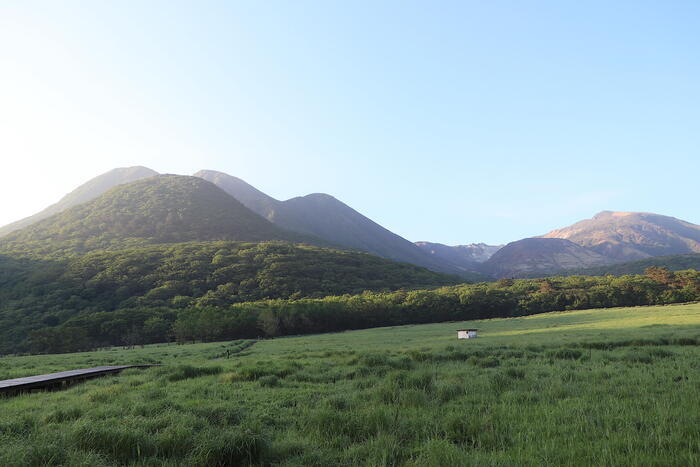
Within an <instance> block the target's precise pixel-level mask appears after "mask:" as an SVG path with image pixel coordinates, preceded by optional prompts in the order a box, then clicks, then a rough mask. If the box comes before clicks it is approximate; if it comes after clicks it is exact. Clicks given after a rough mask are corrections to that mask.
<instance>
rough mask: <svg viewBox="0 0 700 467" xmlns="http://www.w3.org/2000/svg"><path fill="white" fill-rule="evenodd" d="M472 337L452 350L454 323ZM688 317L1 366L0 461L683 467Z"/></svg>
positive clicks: (566, 317)
mask: <svg viewBox="0 0 700 467" xmlns="http://www.w3.org/2000/svg"><path fill="white" fill-rule="evenodd" d="M465 325H468V326H469V327H478V328H479V329H481V334H482V336H483V337H481V338H479V339H476V340H469V341H457V340H456V338H455V337H456V332H455V330H456V329H457V328H459V327H464V326H465ZM698 325H700V306H698V305H690V306H684V307H655V308H642V309H619V310H595V311H585V312H572V313H554V314H549V315H546V316H544V315H543V316H538V317H529V318H518V319H507V320H488V321H482V322H479V323H457V324H449V323H447V324H440V325H424V326H405V327H397V328H386V329H373V330H367V331H357V332H346V333H338V334H327V335H318V336H305V337H300V338H284V339H275V340H264V341H258V342H256V343H255V344H254V345H252V346H251V344H248V343H245V344H242V343H235V344H232V345H233V346H235V348H236V349H238V348H243V350H245V351H242V350H241V351H237V352H231V351H230V350H229V352H226V350H227V349H230V348H231V347H232V345H230V344H227V343H219V344H197V345H183V346H174V345H171V346H165V345H162V346H149V347H146V348H143V349H134V350H108V351H103V352H93V353H86V354H71V355H50V356H43V357H40V356H31V357H16V358H4V359H0V374H3V375H10V376H9V377H15V376H23V375H28V374H37V373H43V372H48V371H57V370H61V369H68V368H77V367H82V366H92V365H96V364H103V363H117V362H118V363H136V362H142V361H145V360H149V361H152V362H158V363H162V364H163V365H162V366H160V367H156V368H150V369H145V370H129V371H125V372H124V373H122V374H121V375H119V376H108V377H105V378H101V379H95V380H90V381H87V382H85V383H83V384H78V385H74V386H71V387H69V388H68V389H66V390H63V391H54V392H34V393H30V394H24V395H20V396H17V397H12V398H4V399H0V465H8V466H14V465H37V466H38V465H86V466H87V465H90V466H92V465H201V466H210V465H214V466H216V465H219V466H227V465H413V466H426V465H427V466H431V465H433V466H442V465H543V464H544V465H560V464H564V465H582V464H583V465H592V464H595V465H693V464H696V465H697V464H698V463H700V412H699V411H698V410H697V407H698V406H697V401H698V399H699V396H700V371H698V370H700V366H698V362H699V361H700V358H698V357H700V345H698V344H700V327H699V326H698Z"/></svg>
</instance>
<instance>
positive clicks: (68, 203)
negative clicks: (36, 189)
mask: <svg viewBox="0 0 700 467" xmlns="http://www.w3.org/2000/svg"><path fill="white" fill-rule="evenodd" d="M154 175H158V172H156V171H155V170H151V169H149V168H147V167H141V166H136V167H122V168H118V169H113V170H110V171H109V172H107V173H104V174H102V175H99V176H97V177H95V178H93V179H92V180H89V181H88V182H86V183H84V184H83V185H80V186H79V187H78V188H76V189H75V190H73V191H71V192H70V193H68V194H67V195H66V196H64V197H63V198H61V200H60V201H59V202H58V203H56V204H52V205H51V206H49V207H48V208H46V209H44V210H43V211H41V212H39V213H37V214H34V215H33V216H30V217H27V218H25V219H21V220H19V221H16V222H13V223H12V224H8V225H6V226H4V227H2V228H0V237H2V236H3V235H7V234H9V233H10V232H13V231H15V230H19V229H22V228H24V227H27V226H29V225H32V224H35V223H37V222H39V221H41V220H43V219H47V218H49V217H51V216H53V215H54V214H58V213H60V212H63V211H65V210H66V209H68V208H72V207H73V206H77V205H79V204H82V203H85V202H87V201H90V200H93V199H95V198H97V197H98V196H100V195H101V194H102V193H104V192H106V191H107V190H109V189H111V188H114V187H115V186H117V185H123V184H125V183H130V182H134V181H136V180H141V179H143V178H148V177H153V176H154Z"/></svg>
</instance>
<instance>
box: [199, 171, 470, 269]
mask: <svg viewBox="0 0 700 467" xmlns="http://www.w3.org/2000/svg"><path fill="white" fill-rule="evenodd" d="M194 176H195V177H200V178H203V179H205V180H208V181H210V182H212V183H214V184H216V185H217V186H219V187H221V188H222V189H223V190H225V191H226V192H227V193H229V194H230V195H231V196H233V197H234V198H236V199H238V200H239V201H240V202H241V203H243V204H244V205H245V206H247V207H248V208H249V209H251V210H253V211H255V212H257V213H258V214H260V215H261V216H263V217H265V218H266V219H268V220H270V221H271V222H273V223H274V224H275V225H278V226H280V227H282V228H284V229H287V230H292V231H295V232H300V233H304V234H309V235H314V236H316V237H319V238H322V239H324V240H326V241H328V242H331V243H333V244H336V245H340V246H343V247H346V248H351V249H354V250H360V251H365V252H368V253H372V254H375V255H378V256H381V257H383V258H389V259H393V260H395V261H402V262H406V263H411V264H416V265H419V266H423V267H426V268H428V269H431V270H434V271H440V272H446V273H452V274H460V275H462V276H463V277H468V276H469V277H468V278H471V279H474V278H479V277H481V276H479V275H478V274H476V273H474V272H473V271H465V269H464V268H459V267H457V266H455V265H453V264H452V263H450V262H447V261H443V260H442V259H440V258H438V257H433V256H432V255H430V254H429V253H427V252H425V251H423V250H422V249H421V248H420V247H418V246H417V245H415V244H413V243H412V242H410V241H408V240H406V239H405V238H402V237H400V236H399V235H396V234H395V233H393V232H391V231H389V230H387V229H385V228H384V227H382V226H381V225H379V224H377V223H376V222H374V221H372V220H371V219H369V218H367V217H365V216H363V215H362V214H360V213H359V212H357V211H355V210H354V209H352V208H351V207H349V206H348V205H346V204H344V203H342V202H341V201H339V200H337V199H336V198H334V197H333V196H330V195H327V194H323V193H314V194H310V195H306V196H300V197H296V198H292V199H289V200H287V201H278V200H276V199H274V198H272V197H270V196H268V195H266V194H265V193H263V192H261V191H260V190H258V189H256V188H254V187H252V186H251V185H249V184H248V183H246V182H244V181H243V180H241V179H239V178H236V177H232V176H230V175H227V174H224V173H221V172H216V171H213V170H202V171H199V172H197V173H196V174H194Z"/></svg>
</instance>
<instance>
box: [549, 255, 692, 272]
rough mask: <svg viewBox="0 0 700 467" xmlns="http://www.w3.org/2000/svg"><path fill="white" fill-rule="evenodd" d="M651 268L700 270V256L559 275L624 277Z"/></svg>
mask: <svg viewBox="0 0 700 467" xmlns="http://www.w3.org/2000/svg"><path fill="white" fill-rule="evenodd" d="M650 267H661V268H666V269H669V270H671V271H685V270H688V269H696V270H700V254H688V255H670V256H657V257H654V258H646V259H641V260H638V261H630V262H627V263H618V264H609V265H607V266H599V267H594V268H586V269H577V270H569V271H563V272H559V273H558V275H568V276H581V275H582V276H603V275H608V274H612V275H613V276H622V275H626V274H643V273H644V271H645V270H646V269H647V268H650Z"/></svg>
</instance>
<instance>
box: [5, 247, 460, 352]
mask: <svg viewBox="0 0 700 467" xmlns="http://www.w3.org/2000/svg"><path fill="white" fill-rule="evenodd" d="M458 282H460V279H458V278H456V277H452V276H447V275H443V274H439V273H434V272H431V271H428V270H426V269H423V268H420V267H418V266H414V265H411V264H403V263H396V262H393V261H389V260H385V259H382V258H379V257H376V256H372V255H369V254H366V253H359V252H354V251H345V250H331V249H324V248H318V247H314V246H308V245H293V244H289V243H282V242H268V243H241V242H189V243H179V244H168V245H153V246H149V247H145V248H136V249H130V250H122V251H96V252H92V253H87V254H85V255H82V256H69V257H67V258H64V259H61V260H58V259H41V260H39V259H34V258H17V257H10V256H3V255H0V353H7V352H10V351H14V350H16V349H22V347H21V343H22V342H23V341H24V339H25V338H26V335H27V333H28V332H29V331H31V330H35V329H40V328H43V327H52V326H57V325H59V324H61V323H64V322H66V321H68V320H70V319H71V318H74V317H76V316H85V315H91V314H94V313H100V312H104V313H107V315H104V316H111V317H114V316H119V314H118V313H117V314H113V313H115V312H116V311H118V310H128V311H126V312H124V313H125V315H131V314H133V315H134V316H137V315H138V316H140V315H139V313H141V311H139V310H144V309H153V308H158V307H163V308H165V309H169V310H179V309H182V308H185V307H208V306H215V307H228V306H230V305H232V304H234V303H240V302H247V301H256V300H262V299H294V298H301V297H324V296H327V295H338V294H346V293H347V294H357V293H361V292H363V291H365V290H374V291H388V290H396V289H400V288H421V287H435V286H439V285H446V284H456V283H458ZM99 316H103V315H99ZM110 319H111V318H110ZM129 319H131V318H129ZM116 332H117V331H115V333H116ZM115 335H116V334H115ZM121 339H122V338H117V337H115V338H111V337H110V339H109V340H108V342H115V343H121V342H123V341H122V340H121ZM159 339H163V336H159ZM99 342H101V341H99ZM18 346H19V347H18Z"/></svg>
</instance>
